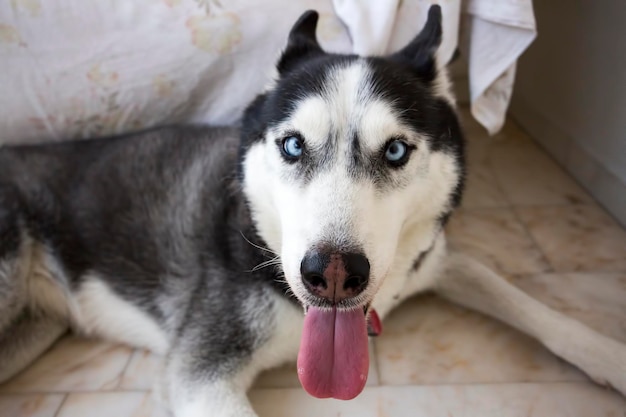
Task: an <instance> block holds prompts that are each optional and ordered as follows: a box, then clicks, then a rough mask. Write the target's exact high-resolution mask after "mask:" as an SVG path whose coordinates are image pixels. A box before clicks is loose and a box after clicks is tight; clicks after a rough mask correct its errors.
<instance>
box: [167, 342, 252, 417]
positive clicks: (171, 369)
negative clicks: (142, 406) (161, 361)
mask: <svg viewBox="0 0 626 417" xmlns="http://www.w3.org/2000/svg"><path fill="white" fill-rule="evenodd" d="M199 353H200V352H199V351H195V352H190V351H188V350H186V349H179V348H175V349H174V350H173V351H172V352H171V353H170V355H169V356H168V361H167V365H166V369H165V374H164V375H163V376H164V380H163V383H162V385H161V387H160V392H159V393H158V395H159V396H161V397H162V398H161V399H162V400H164V402H165V403H166V404H167V406H168V408H169V409H170V411H171V413H172V415H173V416H174V417H257V414H256V413H255V412H254V410H253V409H252V406H251V405H250V402H249V401H248V397H247V393H246V391H247V389H248V388H249V386H250V384H251V383H252V380H253V379H254V377H255V376H256V372H254V371H255V370H254V369H253V366H252V365H250V364H249V363H248V364H247V363H245V362H246V361H235V359H234V358H232V359H229V360H228V361H229V362H230V363H225V362H226V361H224V362H222V363H216V362H214V361H213V360H211V358H210V357H207V358H202V357H201V356H198V354H199ZM236 362H239V363H236Z"/></svg>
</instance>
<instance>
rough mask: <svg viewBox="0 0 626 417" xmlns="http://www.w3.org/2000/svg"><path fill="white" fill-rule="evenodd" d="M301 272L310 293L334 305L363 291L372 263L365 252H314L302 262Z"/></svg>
mask: <svg viewBox="0 0 626 417" xmlns="http://www.w3.org/2000/svg"><path fill="white" fill-rule="evenodd" d="M300 273H301V274H302V282H304V286H305V287H306V288H307V290H309V292H310V293H311V294H314V295H317V296H318V297H321V298H324V299H326V300H328V301H330V302H331V303H333V304H335V303H337V302H339V301H341V300H345V299H347V298H351V297H356V296H357V295H359V294H360V293H361V292H363V290H364V289H365V287H367V283H368V282H369V276H370V263H369V261H368V260H367V258H366V257H365V255H363V254H362V253H351V252H333V251H325V250H311V251H309V252H307V254H306V255H305V256H304V258H303V259H302V262H301V263H300Z"/></svg>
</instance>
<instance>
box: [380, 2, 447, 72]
mask: <svg viewBox="0 0 626 417" xmlns="http://www.w3.org/2000/svg"><path fill="white" fill-rule="evenodd" d="M441 33H442V30H441V7H440V6H439V5H436V4H435V5H432V6H430V9H429V10H428V19H427V20H426V24H425V25H424V28H423V29H422V31H421V32H420V33H419V34H418V35H417V36H416V37H415V38H414V39H413V40H412V41H411V42H409V44H408V45H407V46H405V47H404V48H403V49H401V50H400V51H398V52H396V53H395V54H393V55H392V56H391V59H394V60H398V61H403V62H406V63H407V64H409V65H411V66H412V67H413V68H415V69H416V70H417V73H418V74H419V75H420V76H422V77H423V78H424V79H425V80H427V81H432V80H433V79H434V78H435V77H436V75H437V66H436V62H435V53H436V52H437V48H439V45H440V44H441Z"/></svg>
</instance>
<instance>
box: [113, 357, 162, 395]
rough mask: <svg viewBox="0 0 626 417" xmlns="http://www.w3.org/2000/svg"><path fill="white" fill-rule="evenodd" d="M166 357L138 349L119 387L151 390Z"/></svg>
mask: <svg viewBox="0 0 626 417" xmlns="http://www.w3.org/2000/svg"><path fill="white" fill-rule="evenodd" d="M163 365H164V358H163V357H162V356H159V355H155V354H153V353H151V352H149V351H147V350H141V349H138V350H136V351H135V352H134V353H133V355H132V356H131V358H130V362H129V363H128V366H127V367H126V370H125V371H124V374H123V375H122V378H121V381H120V384H119V386H118V388H119V389H124V390H146V391H148V390H151V389H153V388H154V384H155V383H157V382H158V379H159V377H160V372H161V370H162V367H163Z"/></svg>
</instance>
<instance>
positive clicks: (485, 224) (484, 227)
mask: <svg viewBox="0 0 626 417" xmlns="http://www.w3.org/2000/svg"><path fill="white" fill-rule="evenodd" d="M447 230H448V237H449V242H450V245H451V247H453V248H456V249H458V250H461V251H463V252H465V253H467V254H470V255H472V256H474V257H476V258H477V259H479V260H481V261H482V262H484V263H485V264H486V265H487V266H489V267H491V268H493V269H494V270H495V271H498V272H500V273H503V274H528V273H538V272H545V271H549V270H550V267H549V265H548V263H547V262H546V260H545V258H544V256H543V254H542V253H541V252H540V251H539V250H538V249H537V247H536V246H535V244H534V242H533V241H532V239H531V238H530V236H529V235H528V233H527V232H526V231H525V230H524V228H523V226H522V224H521V223H520V222H519V221H518V219H517V218H516V216H515V213H514V212H513V211H512V210H511V209H507V208H502V209H500V208H497V209H471V210H459V211H457V212H456V213H455V214H454V215H453V216H452V218H451V219H450V223H449V225H448V227H447Z"/></svg>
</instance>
